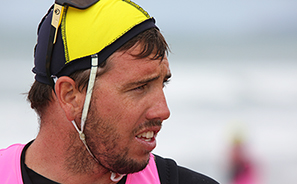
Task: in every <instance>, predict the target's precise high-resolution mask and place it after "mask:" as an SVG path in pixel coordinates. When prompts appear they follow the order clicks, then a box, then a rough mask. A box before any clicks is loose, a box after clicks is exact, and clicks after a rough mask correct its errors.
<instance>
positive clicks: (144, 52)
mask: <svg viewBox="0 0 297 184" xmlns="http://www.w3.org/2000/svg"><path fill="white" fill-rule="evenodd" d="M135 44H139V45H140V46H141V47H142V49H141V52H140V53H138V54H137V55H133V56H134V57H136V58H146V57H148V56H150V55H151V54H154V56H153V57H152V58H151V59H152V60H156V59H161V60H162V59H163V58H164V57H165V55H166V54H168V52H169V47H168V44H167V43H166V41H165V38H164V37H163V35H162V34H161V33H160V31H159V30H158V29H157V28H150V29H148V30H146V31H144V32H142V33H140V34H138V35H137V36H135V37H134V38H132V39H131V40H129V41H128V42H127V43H125V44H124V45H123V46H122V47H120V48H119V49H118V50H117V51H127V50H129V49H130V48H132V47H133V46H134V45H135ZM107 61H108V59H107ZM106 65H107V64H106V61H105V62H104V63H103V64H102V65H101V66H100V67H107V66H106ZM89 71H90V70H89V69H88V70H79V71H76V72H74V73H72V74H71V75H70V76H69V77H70V78H72V79H73V80H74V81H75V83H76V87H77V88H78V89H79V90H80V91H83V90H84V89H86V87H87V85H88V81H89ZM52 90H53V89H52V87H51V86H50V85H47V84H43V83H40V82H38V81H35V82H34V83H33V85H32V86H31V89H30V91H29V93H28V97H27V99H28V101H29V102H30V103H31V108H32V109H34V110H35V111H36V113H37V114H38V115H39V116H40V118H41V116H42V114H43V112H44V111H45V110H46V108H47V107H48V105H49V103H50V102H51V101H52V100H53V96H52V95H53V91H52Z"/></svg>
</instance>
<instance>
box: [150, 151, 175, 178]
mask: <svg viewBox="0 0 297 184" xmlns="http://www.w3.org/2000/svg"><path fill="white" fill-rule="evenodd" d="M155 160H156V165H157V169H158V174H159V178H160V181H161V184H178V181H179V178H178V167H177V165H176V163H175V161H173V160H171V159H167V158H162V157H160V156H158V155H155Z"/></svg>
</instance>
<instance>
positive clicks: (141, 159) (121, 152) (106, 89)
mask: <svg viewBox="0 0 297 184" xmlns="http://www.w3.org/2000/svg"><path fill="white" fill-rule="evenodd" d="M139 52H140V47H139V46H136V47H133V48H132V49H130V50H128V51H127V52H116V53H114V54H113V55H112V56H111V58H110V61H108V62H110V63H109V64H110V65H111V69H110V70H108V71H107V72H106V73H104V74H103V75H102V76H100V77H99V78H98V79H97V80H96V83H95V87H94V91H93V96H92V102H91V107H90V112H89V115H88V120H87V122H86V129H85V133H86V136H87V143H88V145H89V146H90V148H91V150H92V152H93V153H94V155H95V157H96V158H97V159H98V160H99V162H100V164H101V165H102V166H103V167H105V168H107V169H109V170H112V171H114V172H117V173H121V174H127V173H132V172H137V171H140V170H142V169H143V168H144V167H145V166H146V165H147V163H148V159H149V153H150V152H151V151H152V150H153V149H154V148H155V146H156V140H155V137H156V135H157V133H158V132H159V131H160V129H161V124H162V121H163V120H165V119H167V118H168V117H169V115H170V112H169V109H168V106H167V103H166V99H165V96H164V92H163V87H164V83H166V82H167V80H168V79H169V78H170V76H171V74H170V69H169V63H168V60H167V57H166V56H165V57H164V59H163V60H162V61H161V60H151V59H150V58H144V59H136V58H135V57H133V56H132V55H135V54H138V53H139Z"/></svg>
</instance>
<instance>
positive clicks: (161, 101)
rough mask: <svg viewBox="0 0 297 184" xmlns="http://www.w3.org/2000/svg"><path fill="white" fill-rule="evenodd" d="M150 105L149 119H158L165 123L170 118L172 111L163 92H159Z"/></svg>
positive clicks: (147, 116)
mask: <svg viewBox="0 0 297 184" xmlns="http://www.w3.org/2000/svg"><path fill="white" fill-rule="evenodd" d="M150 104H151V107H150V108H149V110H148V111H147V114H146V118H147V119H158V120H161V121H163V120H166V119H168V118H169V116H170V110H169V108H168V105H167V102H166V98H165V94H164V91H163V90H159V92H158V93H156V94H155V95H154V98H152V101H151V102H150Z"/></svg>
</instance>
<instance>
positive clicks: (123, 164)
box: [113, 157, 149, 174]
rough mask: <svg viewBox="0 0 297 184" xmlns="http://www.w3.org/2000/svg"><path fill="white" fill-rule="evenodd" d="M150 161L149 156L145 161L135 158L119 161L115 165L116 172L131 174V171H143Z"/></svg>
mask: <svg viewBox="0 0 297 184" xmlns="http://www.w3.org/2000/svg"><path fill="white" fill-rule="evenodd" d="M148 163H149V157H148V159H146V160H143V161H136V160H133V159H128V160H125V161H123V160H122V161H118V162H117V164H116V165H115V167H113V168H115V169H114V170H115V171H114V172H116V173H119V174H131V173H136V172H139V171H142V170H143V169H144V168H145V167H146V166H147V164H148Z"/></svg>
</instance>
